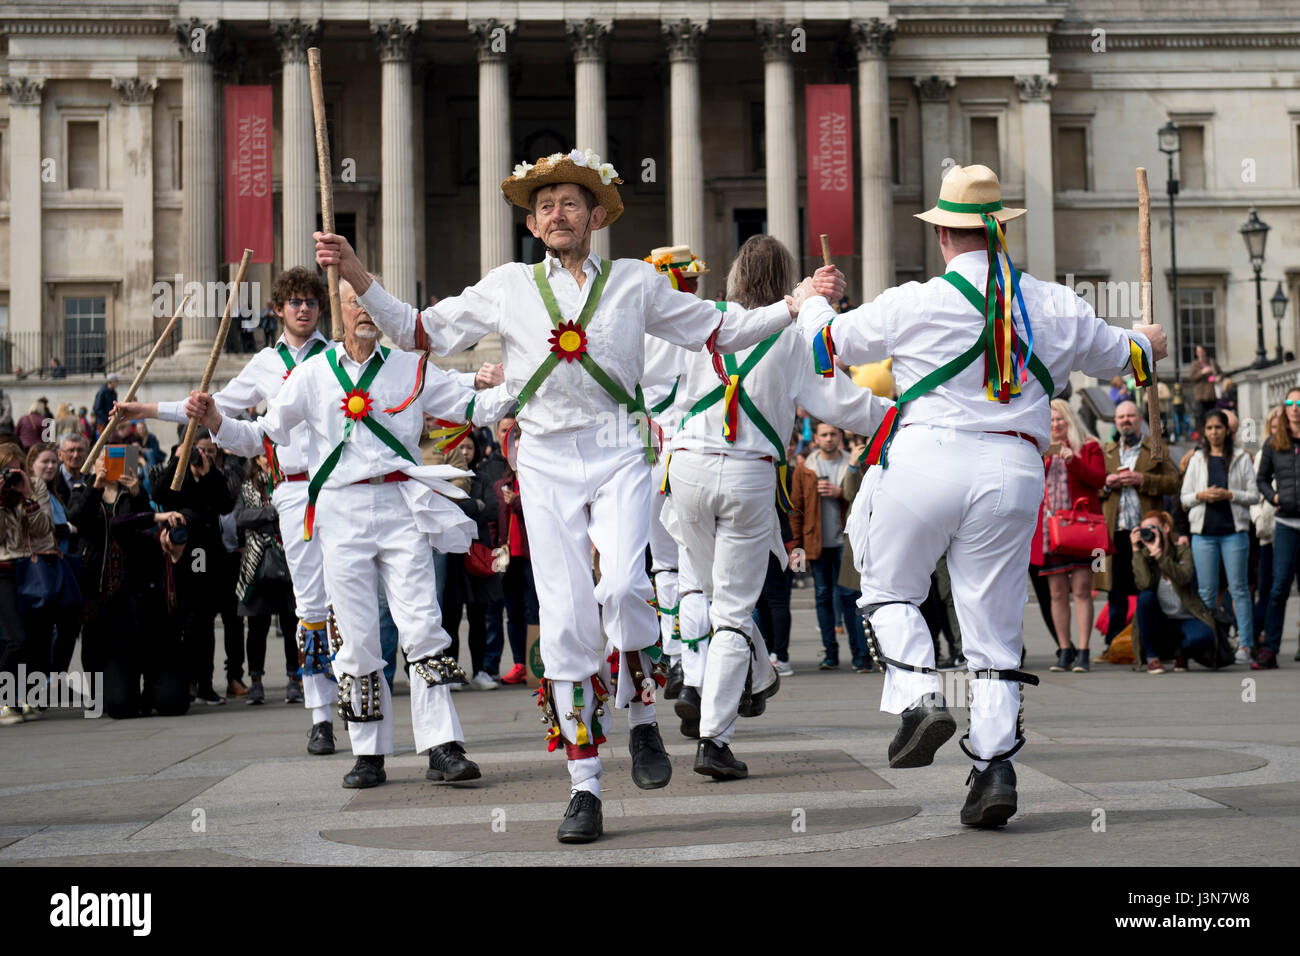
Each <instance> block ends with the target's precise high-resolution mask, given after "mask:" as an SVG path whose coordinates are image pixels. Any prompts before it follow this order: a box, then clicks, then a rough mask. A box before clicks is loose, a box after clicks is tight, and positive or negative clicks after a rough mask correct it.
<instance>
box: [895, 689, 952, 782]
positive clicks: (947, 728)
mask: <svg viewBox="0 0 1300 956" xmlns="http://www.w3.org/2000/svg"><path fill="white" fill-rule="evenodd" d="M935 697H937V695H935ZM956 732H957V721H955V720H953V719H952V714H950V713H948V708H947V707H945V706H944V705H943V701H942V699H941V698H940V699H938V702H933V699H932V698H931V697H922V698H921V699H920V700H919V701H918V702H917V704H916V706H914V707H913V708H912V709H911V710H905V711H903V722H902V723H901V724H900V725H899V728H898V733H897V734H895V735H894V739H893V740H892V741H891V742H890V744H889V765H890V766H891V767H928V766H929V765H930V764H932V763H934V752H935V751H936V750H938V749H939V748H940V747H942V746H943V744H944V742H945V741H946V740H947V739H948V738H949V737H951V736H952V735H953V734H954V733H956Z"/></svg>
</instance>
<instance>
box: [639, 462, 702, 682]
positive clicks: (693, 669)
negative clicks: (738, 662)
mask: <svg viewBox="0 0 1300 956" xmlns="http://www.w3.org/2000/svg"><path fill="white" fill-rule="evenodd" d="M665 463H666V457H664V458H660V459H659V462H658V464H656V465H655V467H654V471H653V472H652V475H651V485H650V487H651V520H650V575H651V577H652V578H653V579H654V588H655V597H656V600H658V602H659V606H660V607H661V608H671V607H676V608H677V618H676V621H675V622H674V619H673V617H672V615H662V616H661V617H660V618H659V633H660V636H661V637H662V638H663V644H664V653H665V654H667V655H668V656H669V657H670V658H672V659H673V660H674V661H677V660H680V661H681V662H682V670H683V671H684V672H685V678H686V683H687V684H688V685H689V686H691V687H696V688H698V687H702V686H703V682H704V661H705V658H706V657H707V656H708V648H709V639H708V637H707V636H706V635H707V634H708V633H709V602H708V601H707V600H706V599H705V597H704V592H703V590H702V589H701V588H700V584H699V578H698V577H696V575H695V572H694V571H692V570H691V567H690V561H689V560H687V557H686V553H685V552H684V551H682V550H681V549H680V548H678V546H677V542H676V541H675V540H674V539H673V536H672V535H671V534H669V533H668V529H667V528H665V527H664V524H663V520H662V516H663V510H664V503H665V502H666V501H667V500H668V498H667V496H666V495H661V494H660V493H659V489H660V488H661V487H662V486H663V480H664V467H665ZM674 623H676V628H674V626H673V625H674ZM674 630H676V631H677V633H679V634H680V635H681V637H683V638H686V639H688V640H690V639H698V640H699V643H697V644H696V645H695V648H694V649H693V650H692V648H691V647H690V645H687V644H683V643H682V641H681V639H680V638H678V637H677V636H675V635H674Z"/></svg>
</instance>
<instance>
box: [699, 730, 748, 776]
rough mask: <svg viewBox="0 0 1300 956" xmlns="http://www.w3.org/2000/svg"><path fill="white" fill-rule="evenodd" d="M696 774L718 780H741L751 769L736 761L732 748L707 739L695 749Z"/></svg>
mask: <svg viewBox="0 0 1300 956" xmlns="http://www.w3.org/2000/svg"><path fill="white" fill-rule="evenodd" d="M695 772H696V773H698V774H703V775H704V776H706V777H713V778H714V779H716V780H740V779H743V778H744V777H748V776H749V768H748V767H747V766H745V765H744V764H743V763H741V762H740V761H739V760H737V759H736V757H735V755H734V754H733V753H732V752H731V748H730V747H728V746H727V745H726V744H720V743H718V742H716V741H713V740H710V739H709V738H707V737H705V738H703V739H702V740H701V741H700V745H699V746H698V747H697V748H696V749H695Z"/></svg>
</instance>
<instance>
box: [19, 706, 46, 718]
mask: <svg viewBox="0 0 1300 956" xmlns="http://www.w3.org/2000/svg"><path fill="white" fill-rule="evenodd" d="M44 717H45V715H44V714H42V713H41V712H40V711H39V710H37V709H36V708H35V707H33V706H32V705H31V704H23V720H42V719H43V718H44Z"/></svg>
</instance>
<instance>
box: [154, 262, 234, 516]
mask: <svg viewBox="0 0 1300 956" xmlns="http://www.w3.org/2000/svg"><path fill="white" fill-rule="evenodd" d="M252 260H253V250H252V249H245V250H244V257H243V258H242V259H240V260H239V271H238V272H237V273H235V283H234V285H232V286H231V287H230V297H229V298H228V299H226V311H225V312H224V313H222V315H221V325H220V326H218V328H217V339H216V341H215V342H213V343H212V351H211V352H210V353H209V354H208V364H207V367H206V368H204V370H203V381H202V382H201V383H200V384H199V391H200V392H206V391H207V390H208V387H209V386H210V385H211V384H212V375H213V373H215V372H216V370H217V359H219V358H221V349H222V346H224V345H225V344H226V336H227V335H229V334H230V317H231V311H232V310H233V309H234V307H235V300H236V299H237V298H238V297H239V287H240V286H241V285H243V284H244V276H245V275H247V274H248V264H249V263H250V262H251V261H252ZM198 431H199V420H198V419H197V418H191V419H190V423H189V425H188V426H187V427H186V429H185V440H184V441H182V442H181V448H180V451H178V452H177V453H176V458H177V462H176V474H174V475H173V476H172V491H180V490H181V485H183V484H185V473H186V471H188V470H189V467H190V452H192V451H193V450H194V438H195V436H196V435H197V434H198Z"/></svg>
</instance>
